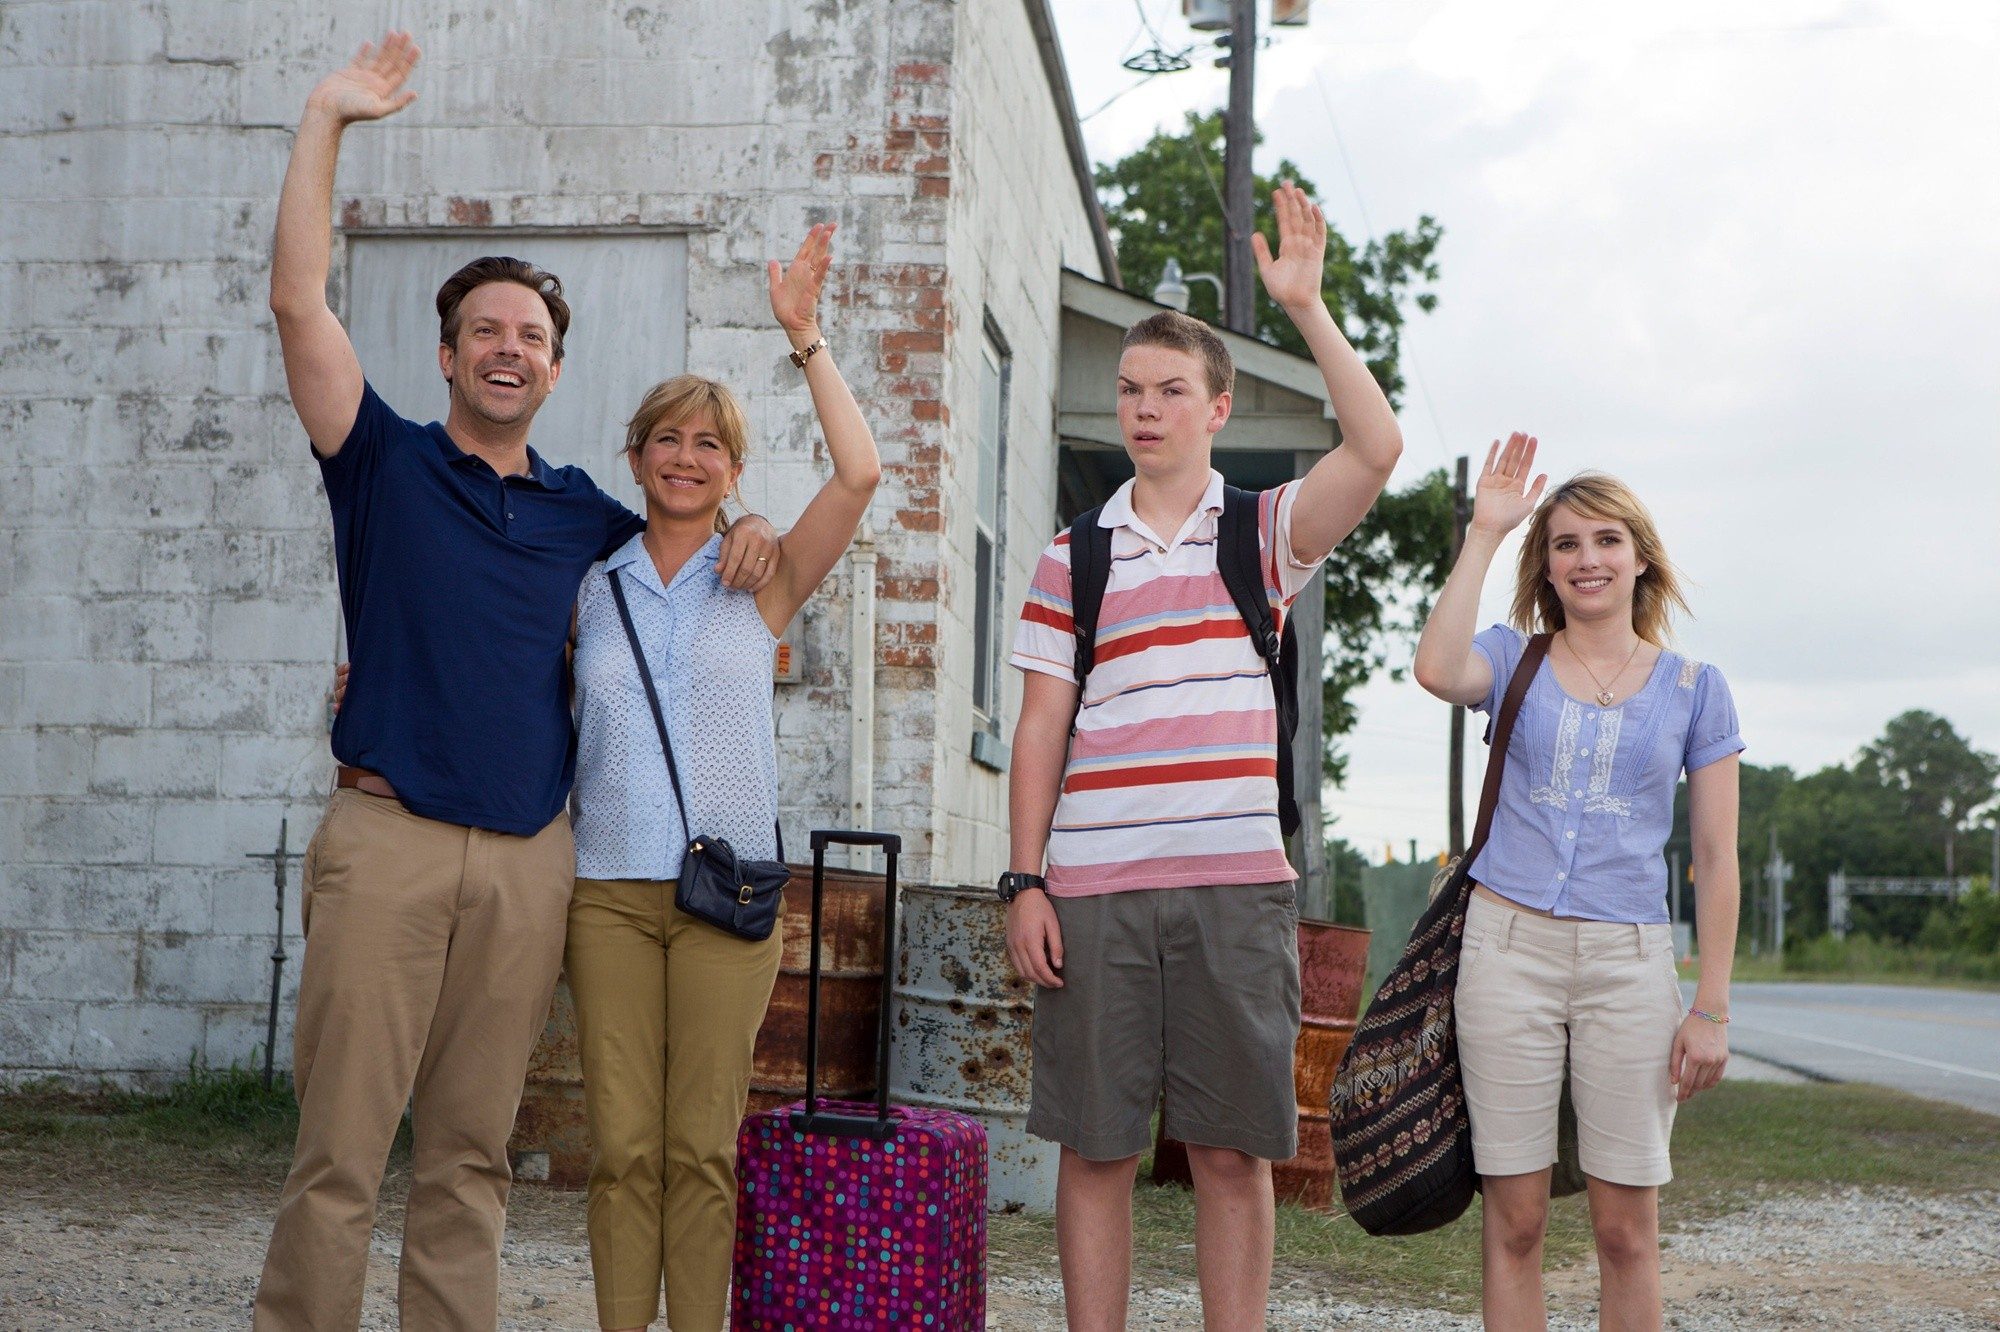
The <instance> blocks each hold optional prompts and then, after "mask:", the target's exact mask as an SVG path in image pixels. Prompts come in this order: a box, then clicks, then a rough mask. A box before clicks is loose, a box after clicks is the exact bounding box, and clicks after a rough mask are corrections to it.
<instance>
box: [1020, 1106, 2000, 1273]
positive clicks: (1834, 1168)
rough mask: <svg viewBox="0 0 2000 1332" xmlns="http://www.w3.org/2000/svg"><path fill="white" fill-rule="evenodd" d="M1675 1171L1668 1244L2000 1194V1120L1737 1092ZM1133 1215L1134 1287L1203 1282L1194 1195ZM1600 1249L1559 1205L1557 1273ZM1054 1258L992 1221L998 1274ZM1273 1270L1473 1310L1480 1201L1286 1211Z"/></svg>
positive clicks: (1680, 1145) (1699, 1132)
mask: <svg viewBox="0 0 2000 1332" xmlns="http://www.w3.org/2000/svg"><path fill="white" fill-rule="evenodd" d="M1674 1171H1675V1175H1676V1178H1675V1180H1674V1182H1673V1183H1672V1184H1669V1185H1668V1186H1667V1187H1666V1188H1665V1189H1663V1190H1662V1191H1661V1203H1660V1211H1661V1217H1660V1223H1661V1228H1662V1230H1663V1231H1665V1232H1669V1233H1671V1232H1672V1231H1674V1230H1676V1229H1679V1228H1683V1227H1686V1226H1688V1225H1690V1224H1693V1223H1696V1222H1699V1221H1702V1220H1705V1219H1708V1218H1711V1217H1715V1216H1719V1215H1723V1214H1726V1213H1729V1212H1733V1211H1737V1210H1740V1209H1741V1208H1743V1207H1745V1206H1748V1205H1750V1204H1752V1203H1754V1202H1756V1201H1757V1200H1758V1199H1759V1198H1761V1197H1769V1196H1771V1195H1773V1194H1775V1193H1824V1192H1830V1191H1833V1190H1836V1189H1842V1188H1847V1187H1863V1188H1878V1187H1894V1188H1901V1189H1909V1190H1914V1191H1917V1192H1957V1191H1965V1190H1981V1189H2000V1120H1996V1119H1994V1118H1992V1117H1990V1116H1986V1115H1981V1114H1978V1113H1976V1112H1974V1111H1971V1110H1965V1109H1961V1108H1960V1107H1957V1106H1952V1105H1945V1104H1941V1103H1939V1102H1935V1101H1926V1100H1922V1099H1919V1098H1917V1097H1913V1096H1906V1095H1903V1094H1902V1093H1899V1092H1893V1091H1888V1090H1885V1089H1882V1088H1877V1087H1867V1086H1860V1085H1851V1084H1850V1085H1822V1084H1809V1085H1804V1086H1790V1085H1779V1084H1773V1083H1751V1082H1729V1083H1724V1084H1723V1085H1722V1086H1720V1087H1718V1088H1716V1089H1715V1090H1714V1091H1711V1092H1707V1093H1705V1094H1704V1095H1702V1096H1700V1097H1698V1098H1696V1099H1695V1100H1694V1101H1692V1102H1690V1103H1689V1104H1688V1105H1686V1106H1684V1107H1682V1109H1681V1112H1680V1115H1679V1117H1678V1120H1677V1122H1676V1124H1675V1129H1674ZM1132 1210H1133V1235H1134V1253H1133V1268H1134V1277H1135V1279H1136V1280H1138V1281H1142V1282H1165V1283H1176V1284H1178V1283H1192V1282H1193V1280H1194V1247H1193V1244H1194V1195H1193V1194H1192V1193H1191V1192H1189V1191H1187V1190H1185V1189H1179V1188H1155V1187H1154V1186H1153V1185H1152V1184H1151V1183H1150V1182H1149V1181H1148V1179H1147V1172H1146V1170H1145V1169H1143V1168H1142V1170H1141V1174H1140V1182H1139V1186H1138V1189H1137V1191H1136V1193H1135V1194H1134V1197H1133V1209H1132ZM1590 1251H1591V1238H1590V1213H1589V1208H1588V1205H1587V1204H1586V1202H1585V1200H1584V1198H1583V1197H1582V1196H1581V1195H1579V1196H1577V1197H1574V1198H1563V1199H1558V1200H1557V1201H1556V1202H1555V1203H1554V1204H1553V1206H1552V1207H1551V1208H1550V1216H1549V1232H1548V1241H1547V1248H1546V1254H1547V1263H1548V1266H1549V1267H1550V1268H1551V1269H1554V1268H1558V1267H1562V1266H1566V1265H1568V1264H1571V1263H1575V1262H1580V1261H1582V1260H1583V1259H1585V1258H1586V1257H1587V1256H1588V1255H1589V1253H1590ZM1054 1253H1055V1228H1054V1225H1053V1223H1052V1222H1050V1221H1049V1219H1048V1218H1046V1217H1025V1216H1017V1217H995V1218H993V1226H992V1230H991V1255H992V1264H993V1269H994V1271H995V1273H996V1274H1000V1275H1005V1274H1008V1273H1009V1272H1015V1273H1026V1272H1038V1273H1041V1272H1047V1271H1049V1270H1050V1269H1051V1268H1052V1267H1053V1263H1054ZM1275 1269H1276V1270H1275V1273H1274V1278H1273V1285H1274V1287H1283V1286H1284V1285H1286V1284H1287V1283H1291V1282H1297V1283H1299V1284H1301V1285H1303V1286H1305V1287H1307V1288H1309V1289H1313V1290H1320V1291H1338V1292H1342V1293H1347V1292H1352V1294H1353V1295H1354V1297H1355V1298H1357V1299H1363V1300H1366V1299H1374V1300H1378V1301H1381V1302H1384V1303H1392V1304H1410V1305H1413V1306H1433V1307H1442V1308H1447V1309H1452V1310H1455V1311H1459V1312H1465V1311H1468V1310H1472V1309H1475V1308H1477V1306H1478V1302H1479V1271H1480V1269H1479V1203H1478V1201H1477V1200H1475V1201H1474V1202H1473V1205H1472V1207H1471V1208H1470V1209H1468V1210H1467V1212H1466V1213H1465V1215H1464V1216H1462V1217H1460V1218H1459V1219H1458V1221H1456V1222H1455V1223H1453V1224H1452V1225H1450V1226H1447V1227H1445V1228H1444V1229H1443V1230H1438V1231H1433V1232H1431V1233H1430V1234H1427V1235H1412V1236H1407V1237H1403V1238H1398V1239H1375V1238H1372V1237H1370V1236H1368V1235H1366V1234H1364V1233H1363V1232H1362V1230H1361V1228H1360V1227H1359V1226H1357V1225H1355V1224H1354V1223H1353V1222H1352V1221H1351V1220H1349V1219H1348V1218H1347V1217H1346V1216H1344V1215H1341V1216H1325V1215H1321V1214H1319V1213H1315V1212H1308V1211H1304V1210H1302V1209H1300V1208H1296V1207H1289V1206H1284V1207H1280V1208H1279V1209H1278V1226H1277V1251H1276V1264H1275Z"/></svg>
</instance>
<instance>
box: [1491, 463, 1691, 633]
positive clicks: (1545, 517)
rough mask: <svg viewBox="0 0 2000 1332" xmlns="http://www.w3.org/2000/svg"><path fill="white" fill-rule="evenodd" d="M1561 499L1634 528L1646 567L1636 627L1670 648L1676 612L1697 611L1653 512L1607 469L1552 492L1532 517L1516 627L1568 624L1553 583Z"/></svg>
mask: <svg viewBox="0 0 2000 1332" xmlns="http://www.w3.org/2000/svg"><path fill="white" fill-rule="evenodd" d="M1558 504H1562V505H1567V506H1568V507H1569V509H1570V510H1571V511H1572V512H1574V513H1578V514H1581V515H1582V516H1583V517H1585V518H1591V519H1595V520H1596V521H1598V522H1620V523H1623V524H1625V527H1626V530H1628V531H1630V532H1631V533H1632V546H1633V554H1635V555H1636V556H1637V557H1638V559H1639V562H1641V563H1643V564H1644V565H1645V566H1646V572H1644V573H1642V574H1640V575H1639V577H1638V579H1637V581H1636V582H1635V583H1634V585H1633V588H1632V627H1633V628H1634V629H1636V630H1638V631H1639V637H1641V638H1643V639H1645V640H1646V641H1647V642H1648V643H1653V644H1656V645H1658V646H1662V647H1664V646H1665V645H1666V643H1667V641H1668V640H1669V639H1670V638H1671V637H1672V636H1673V615H1674V611H1675V610H1676V609H1678V610H1680V611H1681V612H1683V613H1685V614H1692V613H1693V612H1691V611H1689V610H1688V604H1687V598H1686V597H1684V596H1682V595H1681V580H1680V576H1679V574H1677V573H1676V572H1675V571H1674V566H1673V563H1672V562H1671V561H1670V560H1668V559H1667V548H1666V547H1665V546H1664V545H1662V544H1661V542H1660V530H1659V528H1657V527H1655V526H1654V525H1653V515H1652V514H1651V513H1649V512H1647V510H1646V506H1645V505H1644V504H1641V503H1640V502H1639V497H1638V496H1637V495H1635V494H1633V493H1632V488H1631V487H1630V486H1628V485H1626V484H1625V483H1624V482H1623V481H1620V480H1619V479H1618V478H1617V477H1615V476H1610V475H1608V474H1606V473H1604V472H1578V473H1577V474H1576V475H1575V476H1573V477H1571V478H1570V479H1569V480H1567V481H1565V482H1563V483H1562V484H1561V485H1560V486H1557V487H1556V488H1555V489H1554V490H1552V491H1550V492H1549V494H1548V496H1547V498H1545V499H1543V501H1542V503H1541V507H1540V508H1538V509H1536V510H1535V514H1534V517H1532V518H1530V519H1529V520H1528V530H1527V533H1526V534H1525V535H1524V536H1523V537H1522V538H1521V562H1520V567H1519V569H1518V570H1517V571H1516V572H1515V575H1514V605H1513V608H1512V613H1511V617H1512V619H1513V622H1514V627H1515V628H1517V629H1519V630H1520V631H1521V632H1522V633H1525V634H1540V633H1554V632H1555V631H1556V630H1558V629H1561V628H1562V627H1563V608H1562V601H1561V600H1560V599H1559V598H1558V597H1557V596H1556V590H1555V588H1554V587H1553V586H1552V585H1550V583H1549V517H1550V515H1551V514H1553V513H1554V512H1555V507H1556V505H1558Z"/></svg>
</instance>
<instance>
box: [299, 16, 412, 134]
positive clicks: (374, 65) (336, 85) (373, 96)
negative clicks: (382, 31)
mask: <svg viewBox="0 0 2000 1332" xmlns="http://www.w3.org/2000/svg"><path fill="white" fill-rule="evenodd" d="M422 55H423V52H422V51H420V50H418V49H417V43H416V39H415V38H413V37H411V36H410V34H409V33H407V32H400V31H394V30H392V31H390V32H389V33H387V34H386V35H385V36H384V37H383V38H382V41H381V44H380V45H377V44H376V43H374V42H363V43H362V44H361V50H360V51H359V52H357V53H356V54H355V57H354V59H353V61H352V62H351V63H350V64H349V65H348V66H347V67H346V68H345V69H338V70H335V71H334V72H333V73H331V74H329V75H327V76H326V77H325V78H323V79H321V80H320V81H319V86H318V87H316V88H314V89H313V91H312V98H311V100H310V102H309V105H311V106H315V107H318V108H320V109H321V110H324V111H327V112H330V113H331V114H332V115H333V117H334V118H335V119H336V120H338V121H339V122H340V123H341V124H343V125H351V124H353V123H354V122H355V121H357V120H380V119H382V117H384V116H393V115H395V114H396V113H397V112H398V111H401V110H402V109H403V108H404V107H406V106H408V105H409V104H410V103H411V102H414V101H416V100H417V94H416V93H415V91H413V90H410V89H406V88H404V87H403V83H404V81H405V80H407V79H408V78H409V77H410V71H411V70H413V69H415V68H416V67H417V60H418V58H419V57H421V56H422Z"/></svg>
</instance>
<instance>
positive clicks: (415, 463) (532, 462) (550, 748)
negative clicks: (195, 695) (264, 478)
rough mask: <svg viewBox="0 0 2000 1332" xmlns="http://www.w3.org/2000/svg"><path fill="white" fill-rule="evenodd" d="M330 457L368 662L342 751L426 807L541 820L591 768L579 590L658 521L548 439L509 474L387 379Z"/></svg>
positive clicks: (343, 589)
mask: <svg viewBox="0 0 2000 1332" xmlns="http://www.w3.org/2000/svg"><path fill="white" fill-rule="evenodd" d="M315 456H317V455H315ZM319 467H320V476H321V478H322V479H323V480H324V481H325V483H326V497H327V502H328V503H329V504H330V505H331V506H332V509H333V553H334V560H335V564H336V566H337V568H338V570H339V574H340V608H341V612H342V614H343V615H344V616H345V617H346V621H347V642H348V652H349V657H350V659H351V660H352V662H353V664H354V671H353V674H352V676H351V677H350V678H349V680H348V687H347V696H346V698H345V699H344V700H343V701H342V703H341V708H340V715H339V717H338V718H337V719H336V720H335V722H334V727H333V753H334V757H335V758H336V759H338V760H339V761H340V762H342V763H345V764H350V765H352V766H354V767H359V768H369V769H372V770H374V771H375V772H379V773H381V774H382V775H383V776H384V777H386V778H388V779H389V783H390V784H391V785H392V786H394V787H395V788H396V793H397V794H398V795H400V796H401V797H402V799H403V803H404V804H405V805H406V806H408V807H409V809H410V810H411V811H412V812H413V813H416V814H420V815H422V816H423V817H425V818H428V819H439V820H442V821H443V822H446V823H456V824H462V825H465V826H467V827H473V828H490V829H492V830H493V831H495V832H504V833H518V834H520V835H522V836H528V835H531V834H533V833H537V832H540V831H541V830H542V829H543V828H544V827H546V826H547V825H548V823H549V820H551V819H553V818H555V816H556V815H557V814H559V813H561V812H562V809H563V806H564V804H565V803H566V802H567V801H568V799H569V787H570V779H571V778H572V777H573V776H574V775H575V771H576V736H575V732H574V730H573V728H572V727H571V724H570V711H569V682H568V676H567V667H566V665H565V662H564V657H563V645H564V643H566V642H567V641H568V639H569V626H570V608H571V607H572V606H573V605H574V604H575V603H576V589H577V585H578V584H579V583H580V582H582V580H583V575H584V573H585V572H586V571H587V570H589V568H590V566H591V564H592V563H593V562H594V561H596V560H601V559H603V558H605V557H606V556H607V555H609V554H611V553H612V552H613V551H615V550H617V549H618V548H619V547H620V546H622V545H624V544H625V542H626V541H627V540H629V539H630V538H631V536H632V534H633V533H634V532H637V531H639V530H641V529H642V528H643V527H644V526H645V524H644V523H643V522H642V521H641V520H640V519H639V518H638V517H637V516H636V515H634V514H633V513H632V512H631V511H630V510H629V509H627V508H626V507H625V506H624V505H622V504H620V503H619V502H618V501H617V500H614V499H612V498H611V496H609V495H607V494H605V493H604V492H603V491H602V490H600V489H598V487H597V483H596V482H594V481H592V480H591V479H590V477H589V476H588V475H587V474H585V472H584V470H583V469H582V468H580V467H550V466H549V465H548V464H547V463H545V462H543V461H542V459H541V457H540V455H538V454H537V453H536V452H535V451H534V450H533V449H529V450H528V472H527V474H526V475H524V476H508V477H503V476H501V475H500V474H499V473H497V472H495V471H494V470H493V468H492V467H491V466H489V465H488V464H487V462H486V461H485V460H484V459H483V458H479V457H476V456H474V455H472V454H469V453H466V452H465V451H464V450H462V449H460V448H459V447H458V446H457V445H456V444H454V443H452V441H451V436H450V435H448V434H446V433H445V428H444V427H443V426H442V425H440V424H438V423H436V422H432V423H431V424H430V425H428V426H421V425H418V424H417V423H416V422H414V421H406V420H404V419H403V418H402V417H400V416H398V415H396V413H395V412H394V411H392V410H390V408H389V406H388V404H387V403H385V402H383V401H382V399H381V398H380V397H379V396H378V395H377V394H376V392H375V389H374V387H373V386H372V385H371V386H364V388H363V389H362V393H361V411H360V413H359V414H358V415H357V416H356V417H355V418H354V429H353V430H352V431H350V432H349V433H348V436H347V441H346V443H344V444H342V445H341V447H340V452H338V453H336V454H334V455H333V457H331V458H321V459H320V460H319Z"/></svg>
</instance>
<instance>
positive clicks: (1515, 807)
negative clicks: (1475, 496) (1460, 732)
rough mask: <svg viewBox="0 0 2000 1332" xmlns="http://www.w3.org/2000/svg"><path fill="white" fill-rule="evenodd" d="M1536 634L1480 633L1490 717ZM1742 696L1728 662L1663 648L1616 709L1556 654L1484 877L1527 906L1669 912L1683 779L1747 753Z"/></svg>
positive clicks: (1518, 727) (1476, 872)
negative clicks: (1712, 662)
mask: <svg viewBox="0 0 2000 1332" xmlns="http://www.w3.org/2000/svg"><path fill="white" fill-rule="evenodd" d="M1527 642H1528V640H1527V637H1526V636H1525V635H1523V634H1522V633H1521V632H1520V631H1519V630H1516V629H1513V628H1510V627H1508V626H1507V625H1504V624H1496V625H1494V626H1493V627H1492V628H1490V629H1487V630H1485V631H1484V632H1483V633H1481V634H1480V635H1479V636H1478V637H1477V638H1475V639H1473V641H1472V646H1473V650H1474V651H1476V652H1478V653H1479V654H1480V655H1481V656H1483V657H1485V658H1486V660H1487V662H1488V663H1489V664H1491V666H1492V667H1493V688H1492V690H1491V691H1490V692H1489V693H1488V694H1487V695H1486V700H1485V702H1483V703H1481V704H1479V705H1478V707H1479V710H1480V711H1481V712H1484V713H1486V714H1487V717H1488V719H1489V728H1488V739H1489V740H1490V739H1491V726H1490V720H1491V718H1492V716H1493V714H1494V712H1495V711H1496V710H1498V708H1499V706H1500V700H1501V698H1502V697H1504V696H1505V694H1506V692H1507V682H1508V681H1509V680H1510V679H1511V678H1512V677H1513V674H1514V668H1515V667H1516V666H1517V665H1518V664H1519V663H1520V660H1521V653H1522V652H1523V650H1524V649H1525V648H1526V647H1527ZM1743 747H1744V746H1743V738H1742V737H1741V736H1740V735H1738V734H1737V723H1736V704H1735V703H1734V701H1732V700H1731V698H1730V696H1729V686H1728V684H1727V683H1726V682H1725V681H1724V680H1723V678H1722V672H1721V671H1719V670H1717V669H1716V668H1715V667H1713V666H1708V665H1704V664H1703V663H1701V662H1698V661H1690V660H1689V659H1688V658H1686V657H1683V656H1681V655H1680V654H1679V653H1677V652H1673V651H1671V650H1663V651H1662V652H1661V653H1660V659H1659V661H1658V662H1657V663H1656V664H1655V665H1654V667H1653V673H1652V675H1651V676H1650V677H1649V678H1648V679H1647V681H1646V683H1645V686H1644V687H1643V688H1641V689H1640V690H1639V691H1638V692H1637V693H1635V694H1631V695H1628V696H1627V697H1626V698H1625V699H1624V701H1623V702H1620V703H1618V704H1617V705H1616V706H1614V707H1609V708H1606V707H1600V706H1598V705H1597V704H1596V703H1595V702H1590V703H1585V702H1579V701H1578V700H1577V699H1574V698H1571V697H1570V696H1569V695H1568V694H1566V693H1564V692H1563V689H1562V686H1561V685H1559V684H1557V683H1556V678H1555V673H1554V671H1552V670H1550V669H1549V668H1548V667H1547V665H1546V664H1545V665H1544V666H1543V668H1542V670H1541V671H1539V672H1538V673H1537V674H1536V676H1535V680H1534V683H1533V684H1531V685H1530V686H1529V687H1528V693H1527V697H1526V698H1525V699H1523V700H1522V703H1521V715H1520V717H1519V718H1518V719H1517V720H1516V722H1515V725H1514V735H1513V739H1512V740H1511V741H1510V742H1509V744H1508V747H1507V768H1506V772H1505V773H1504V774H1503V775H1502V777H1501V781H1500V803H1499V807H1498V808H1497V809H1496V810H1495V812H1494V816H1493V831H1492V833H1491V835H1490V836H1489V838H1488V840H1487V843H1486V846H1485V849H1483V850H1482V851H1481V852H1480V853H1479V858H1478V859H1477V860H1475V861H1474V862H1473V865H1472V877H1473V878H1474V879H1475V880H1477V881H1478V882H1480V883H1483V884H1485V885H1486V886H1487V887H1488V888H1491V889H1492V890H1493V891H1494V892H1496V893H1499V894H1500V895H1501V896H1503V897H1506V898H1508V899H1509V900H1511V901H1515V902H1519V903H1520V904H1521V905H1523V906H1527V907H1533V908H1535V909H1537V910H1541V911H1550V912H1553V913H1555V914H1556V915H1559V916H1573V917H1578V918H1581V919H1584V920H1608V921H1620V922H1630V923H1637V924H1658V923H1660V922H1663V921H1665V920H1666V919H1667V895H1666V889H1667V865H1666V858H1665V856H1664V854H1663V852H1664V850H1665V848H1666V844H1667V837H1668V835H1669V834H1670V833H1671V832H1672V830H1673V817H1674V788H1675V787H1676V786H1677V785H1678V784H1679V782H1680V776H1681V773H1682V772H1683V771H1687V772H1694V771H1696V770H1698V769H1700V768H1704V767H1706V766H1708V765H1709V764H1711V763H1714V762H1716V761H1717V760H1719V759H1724V758H1727V757H1729V756H1730V755H1731V754H1735V753H1739V752H1740V751H1741V750H1742V749H1743Z"/></svg>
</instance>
